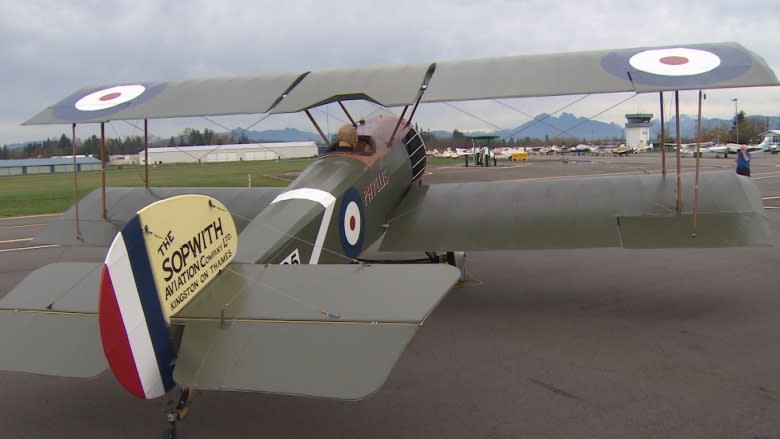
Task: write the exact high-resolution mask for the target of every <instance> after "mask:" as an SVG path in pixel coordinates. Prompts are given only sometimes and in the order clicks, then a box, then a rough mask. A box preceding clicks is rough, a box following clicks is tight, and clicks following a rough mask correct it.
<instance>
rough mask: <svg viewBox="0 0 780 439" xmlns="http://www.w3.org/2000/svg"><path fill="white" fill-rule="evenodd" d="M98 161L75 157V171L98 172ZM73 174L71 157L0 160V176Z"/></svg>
mask: <svg viewBox="0 0 780 439" xmlns="http://www.w3.org/2000/svg"><path fill="white" fill-rule="evenodd" d="M99 170H100V160H98V159H96V158H94V157H86V156H76V171H78V172H81V171H99ZM55 172H73V157H51V158H45V159H22V160H0V175H27V174H53V173H55Z"/></svg>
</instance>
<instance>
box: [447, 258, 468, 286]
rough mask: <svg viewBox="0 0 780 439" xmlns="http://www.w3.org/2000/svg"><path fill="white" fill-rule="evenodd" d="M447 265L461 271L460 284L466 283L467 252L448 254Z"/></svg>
mask: <svg viewBox="0 0 780 439" xmlns="http://www.w3.org/2000/svg"><path fill="white" fill-rule="evenodd" d="M447 263H448V264H450V265H452V266H453V267H455V268H457V269H458V270H460V280H459V282H461V283H463V282H466V252H447Z"/></svg>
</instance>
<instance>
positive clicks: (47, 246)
mask: <svg viewBox="0 0 780 439" xmlns="http://www.w3.org/2000/svg"><path fill="white" fill-rule="evenodd" d="M59 246H60V245H59V244H47V245H36V246H33V247H18V248H7V249H3V250H0V253H10V252H20V251H24V250H37V249H40V248H51V247H59Z"/></svg>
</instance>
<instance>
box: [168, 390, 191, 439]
mask: <svg viewBox="0 0 780 439" xmlns="http://www.w3.org/2000/svg"><path fill="white" fill-rule="evenodd" d="M194 396H195V391H194V390H192V389H189V388H183V389H181V391H180V392H179V401H178V402H177V403H176V408H175V409H173V410H171V411H169V412H168V424H169V425H170V427H169V428H168V431H166V432H165V435H164V436H163V438H164V439H176V423H177V422H179V421H183V420H184V418H186V417H187V414H189V412H190V405H192V398H193V397H194Z"/></svg>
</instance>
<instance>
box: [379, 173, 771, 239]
mask: <svg viewBox="0 0 780 439" xmlns="http://www.w3.org/2000/svg"><path fill="white" fill-rule="evenodd" d="M693 179H694V175H693V174H684V175H683V188H687V189H685V190H686V192H685V193H683V197H682V212H681V213H679V214H678V213H677V212H676V210H675V191H676V176H674V175H667V176H665V177H664V176H663V175H661V174H651V175H624V176H606V177H585V178H566V179H538V180H515V181H502V182H489V183H463V184H441V185H432V186H419V187H413V188H412V190H411V191H410V193H409V195H408V196H407V197H406V198H405V199H404V201H403V202H402V203H401V205H400V206H399V207H398V209H396V211H395V213H394V214H393V217H392V219H391V220H390V221H389V229H388V232H387V234H386V236H385V238H384V240H383V242H382V244H381V246H380V250H382V251H420V250H422V251H440V250H512V249H562V248H595V247H624V248H673V247H729V246H765V245H772V235H771V231H770V229H769V224H768V222H767V218H766V214H765V212H764V208H763V204H762V202H761V196H760V193H759V191H758V189H757V188H756V186H755V184H754V183H753V182H752V181H751V180H750V179H749V178H744V177H740V176H738V175H736V174H734V173H733V172H718V173H704V174H702V175H701V184H700V186H701V190H700V202H699V209H698V214H697V216H696V223H697V227H696V237H695V238H694V237H692V232H693V221H694V217H693V198H694V194H693V189H692V188H693Z"/></svg>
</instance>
